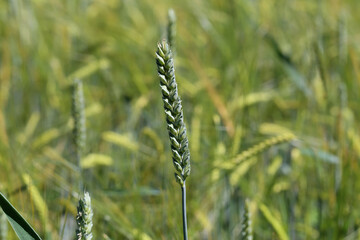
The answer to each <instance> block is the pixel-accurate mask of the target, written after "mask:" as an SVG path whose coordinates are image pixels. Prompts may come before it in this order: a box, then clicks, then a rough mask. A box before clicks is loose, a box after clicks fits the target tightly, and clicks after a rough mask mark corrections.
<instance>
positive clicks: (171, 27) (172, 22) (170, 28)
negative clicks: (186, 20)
mask: <svg viewBox="0 0 360 240" xmlns="http://www.w3.org/2000/svg"><path fill="white" fill-rule="evenodd" d="M166 35H167V41H168V43H169V45H170V48H171V51H172V52H173V54H174V55H175V37H176V15H175V11H174V9H172V8H170V9H169V11H168V25H167V33H166Z"/></svg>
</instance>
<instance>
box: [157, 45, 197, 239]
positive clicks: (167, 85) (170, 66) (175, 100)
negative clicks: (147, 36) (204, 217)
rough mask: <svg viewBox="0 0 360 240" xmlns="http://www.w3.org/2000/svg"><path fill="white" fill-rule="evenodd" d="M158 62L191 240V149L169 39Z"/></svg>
mask: <svg viewBox="0 0 360 240" xmlns="http://www.w3.org/2000/svg"><path fill="white" fill-rule="evenodd" d="M156 63H157V68H158V74H159V79H160V87H161V92H162V99H163V102H164V108H165V116H166V123H167V129H168V132H169V137H170V146H171V151H172V160H173V164H174V167H175V179H176V181H177V182H178V183H179V184H180V186H181V190H182V191H181V192H182V207H183V233H184V239H185V240H187V223H186V186H185V181H186V178H187V177H188V176H189V174H190V152H189V144H188V138H187V136H186V127H185V123H184V120H183V110H182V105H181V100H180V97H179V95H178V90H177V84H176V81H175V69H174V61H173V57H172V53H171V50H170V47H169V45H168V44H167V43H166V41H163V42H161V43H159V44H158V49H157V52H156Z"/></svg>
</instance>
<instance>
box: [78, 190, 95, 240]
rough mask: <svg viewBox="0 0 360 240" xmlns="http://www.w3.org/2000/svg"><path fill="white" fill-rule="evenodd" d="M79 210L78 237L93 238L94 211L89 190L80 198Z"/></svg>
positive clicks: (87, 239) (82, 238) (81, 239)
mask: <svg viewBox="0 0 360 240" xmlns="http://www.w3.org/2000/svg"><path fill="white" fill-rule="evenodd" d="M77 212H78V214H77V216H76V222H77V225H78V228H77V230H76V239H77V240H91V239H92V237H93V235H92V233H91V229H92V226H93V223H92V217H93V211H92V209H91V198H90V195H89V193H88V192H85V193H84V197H83V198H81V199H80V200H79V206H78V207H77Z"/></svg>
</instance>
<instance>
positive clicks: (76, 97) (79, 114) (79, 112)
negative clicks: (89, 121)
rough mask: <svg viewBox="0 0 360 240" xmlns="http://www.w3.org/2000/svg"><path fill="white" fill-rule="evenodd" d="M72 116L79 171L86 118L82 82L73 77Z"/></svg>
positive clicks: (80, 181) (83, 147) (80, 183)
mask: <svg viewBox="0 0 360 240" xmlns="http://www.w3.org/2000/svg"><path fill="white" fill-rule="evenodd" d="M72 116H73V119H74V130H73V137H74V144H75V151H76V162H77V166H78V167H79V169H80V171H81V166H80V163H81V158H82V155H83V153H84V151H85V142H86V126H85V122H86V120H85V100H84V92H83V84H82V81H81V80H79V79H75V80H74V85H73V94H72ZM79 187H80V188H79V190H80V191H82V180H79Z"/></svg>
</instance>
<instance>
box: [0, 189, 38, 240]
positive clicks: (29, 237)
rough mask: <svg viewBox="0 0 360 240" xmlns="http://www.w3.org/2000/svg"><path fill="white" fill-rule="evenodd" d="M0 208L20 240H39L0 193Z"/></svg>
mask: <svg viewBox="0 0 360 240" xmlns="http://www.w3.org/2000/svg"><path fill="white" fill-rule="evenodd" d="M0 207H1V208H2V210H3V211H4V213H5V214H6V216H7V218H8V220H9V222H10V224H11V226H12V228H13V229H14V231H15V233H16V235H17V236H18V237H19V239H20V240H34V239H35V240H41V238H40V237H39V235H38V234H37V233H36V232H35V230H34V229H33V228H32V227H31V226H30V224H29V223H28V222H27V221H26V220H25V219H24V218H23V217H22V216H21V214H20V213H19V212H18V211H17V210H16V209H15V207H13V205H11V203H10V202H9V201H8V200H7V199H6V198H5V196H4V195H3V194H2V193H0Z"/></svg>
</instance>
